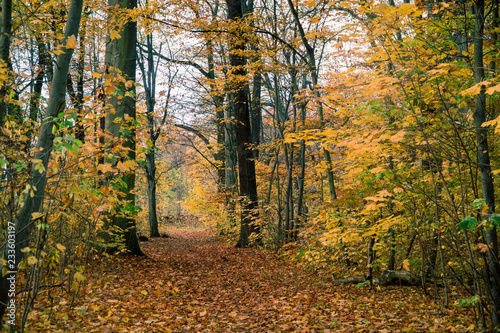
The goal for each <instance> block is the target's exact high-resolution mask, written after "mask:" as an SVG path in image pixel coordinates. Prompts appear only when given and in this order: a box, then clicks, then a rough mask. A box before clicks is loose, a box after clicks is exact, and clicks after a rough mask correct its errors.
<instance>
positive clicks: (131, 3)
mask: <svg viewBox="0 0 500 333" xmlns="http://www.w3.org/2000/svg"><path fill="white" fill-rule="evenodd" d="M108 5H109V15H110V21H112V22H120V21H121V20H123V18H126V21H125V23H124V24H123V26H122V27H120V31H119V32H118V34H119V35H115V34H116V31H114V33H115V34H113V33H111V32H110V34H109V35H108V41H107V46H106V59H105V62H106V68H107V71H108V73H109V75H113V76H114V77H115V80H116V81H115V89H114V91H112V93H111V95H108V96H107V107H108V108H109V109H108V113H107V115H106V131H107V132H109V134H111V137H112V139H113V140H115V141H119V140H121V141H122V142H123V148H124V149H125V154H124V156H123V155H122V156H120V155H118V156H117V155H115V156H113V157H112V158H111V159H110V160H109V162H110V163H112V164H114V165H118V163H121V164H122V165H125V166H126V167H125V168H124V169H123V174H122V175H121V176H120V177H119V178H118V179H114V180H113V182H114V184H115V186H116V187H117V189H119V191H120V193H123V194H120V203H119V207H118V209H117V210H118V212H117V213H115V214H112V215H111V216H110V221H109V226H108V230H109V232H110V233H115V234H116V235H117V236H118V237H123V238H124V243H125V246H126V249H127V250H128V251H129V252H130V253H132V254H137V255H142V251H141V248H140V246H139V241H138V238H137V230H136V225H135V217H136V215H137V211H136V207H135V194H134V190H135V170H134V168H135V165H136V163H135V156H136V139H135V127H136V125H137V121H136V120H135V118H136V95H135V81H136V80H135V78H136V74H135V73H136V65H137V53H136V41H137V22H135V21H134V19H133V18H132V17H131V16H130V12H129V11H131V10H133V9H134V8H136V6H137V1H136V0H110V1H109V3H108ZM111 29H114V27H112V28H111ZM110 31H113V30H110ZM116 227H117V228H116Z"/></svg>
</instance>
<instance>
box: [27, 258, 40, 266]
mask: <svg viewBox="0 0 500 333" xmlns="http://www.w3.org/2000/svg"><path fill="white" fill-rule="evenodd" d="M37 262H38V259H37V258H36V257H34V256H30V257H28V265H34V264H36V263H37Z"/></svg>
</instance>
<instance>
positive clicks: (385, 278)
mask: <svg viewBox="0 0 500 333" xmlns="http://www.w3.org/2000/svg"><path fill="white" fill-rule="evenodd" d="M366 281H367V278H366V276H363V275H357V276H351V277H348V278H344V279H337V278H336V277H335V275H332V282H333V284H344V283H363V282H366ZM421 282H422V280H421V279H420V277H419V276H418V275H415V274H413V273H410V272H408V271H403V270H397V271H389V270H388V271H383V272H382V274H380V275H379V276H378V277H376V278H374V279H373V284H376V285H379V286H388V285H394V284H403V285H406V286H418V285H420V284H421Z"/></svg>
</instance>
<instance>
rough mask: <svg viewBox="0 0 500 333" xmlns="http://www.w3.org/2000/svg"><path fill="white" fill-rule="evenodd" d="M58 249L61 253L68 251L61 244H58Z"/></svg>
mask: <svg viewBox="0 0 500 333" xmlns="http://www.w3.org/2000/svg"><path fill="white" fill-rule="evenodd" d="M56 247H57V249H58V250H59V251H61V252H63V251H64V250H66V247H65V246H64V245H61V244H59V243H57V244H56Z"/></svg>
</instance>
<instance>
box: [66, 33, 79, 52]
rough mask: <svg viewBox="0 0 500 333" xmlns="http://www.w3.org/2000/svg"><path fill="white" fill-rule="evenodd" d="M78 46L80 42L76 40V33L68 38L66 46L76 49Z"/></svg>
mask: <svg viewBox="0 0 500 333" xmlns="http://www.w3.org/2000/svg"><path fill="white" fill-rule="evenodd" d="M77 46H78V42H77V41H76V37H75V35H71V36H69V37H68V38H67V39H66V48H67V49H76V47H77Z"/></svg>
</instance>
